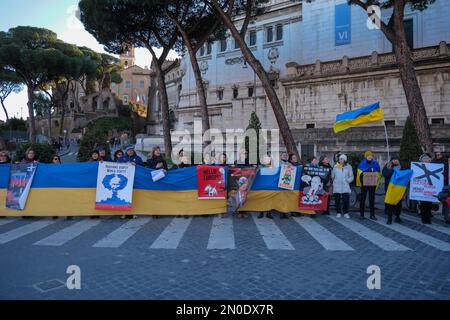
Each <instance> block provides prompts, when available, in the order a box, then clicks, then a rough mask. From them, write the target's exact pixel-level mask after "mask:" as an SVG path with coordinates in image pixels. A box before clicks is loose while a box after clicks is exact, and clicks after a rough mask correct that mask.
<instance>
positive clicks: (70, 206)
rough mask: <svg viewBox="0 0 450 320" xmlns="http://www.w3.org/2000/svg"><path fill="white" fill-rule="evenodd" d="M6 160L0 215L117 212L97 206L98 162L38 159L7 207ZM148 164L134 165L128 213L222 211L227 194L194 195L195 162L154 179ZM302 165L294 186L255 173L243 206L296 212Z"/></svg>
mask: <svg viewBox="0 0 450 320" xmlns="http://www.w3.org/2000/svg"><path fill="white" fill-rule="evenodd" d="M9 169H10V166H9V165H1V166H0V216H89V215H118V214H119V215H121V214H123V213H122V212H118V211H107V210H95V191H96V185H97V171H98V163H97V162H85V163H74V164H61V165H52V164H39V165H38V168H37V170H36V174H35V177H34V180H33V184H32V186H31V190H30V194H29V196H28V200H27V204H26V206H25V210H23V211H16V210H11V209H6V207H5V202H6V190H7V185H8V177H9ZM151 171H152V170H150V169H147V168H144V167H139V166H138V167H136V173H135V179H134V189H133V207H132V211H131V212H129V211H128V212H127V214H144V215H145V214H147V215H179V214H183V215H202V214H218V213H225V212H226V200H198V199H197V197H198V193H197V168H196V167H190V168H184V169H177V170H173V171H169V172H168V173H167V175H166V177H165V178H164V179H162V180H159V181H157V182H153V180H152V176H151ZM300 177H301V167H298V168H297V175H296V181H295V188H294V191H290V190H283V189H280V188H278V174H276V175H273V176H262V175H261V174H260V173H258V174H257V176H256V179H255V182H254V183H253V186H252V189H251V191H250V193H249V198H248V202H247V204H246V205H245V206H244V207H242V208H241V210H247V211H269V210H278V211H280V212H300V211H299V209H298V196H299V195H298V194H299V192H298V190H299V188H300Z"/></svg>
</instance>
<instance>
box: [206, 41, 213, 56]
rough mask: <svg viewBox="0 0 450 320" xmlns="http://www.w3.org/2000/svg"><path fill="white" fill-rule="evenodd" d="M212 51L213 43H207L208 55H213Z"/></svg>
mask: <svg viewBox="0 0 450 320" xmlns="http://www.w3.org/2000/svg"><path fill="white" fill-rule="evenodd" d="M211 50H212V48H211V43H207V44H206V54H211Z"/></svg>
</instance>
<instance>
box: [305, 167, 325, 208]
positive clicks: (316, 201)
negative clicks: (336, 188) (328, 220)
mask: <svg viewBox="0 0 450 320" xmlns="http://www.w3.org/2000/svg"><path fill="white" fill-rule="evenodd" d="M330 174H331V169H330V168H325V167H318V166H310V165H306V166H305V167H304V168H303V171H302V177H301V188H300V192H299V205H298V207H299V209H301V210H314V211H325V210H326V209H327V202H328V197H329V194H328V192H326V191H325V189H324V185H325V183H326V182H327V181H328V180H329V178H330Z"/></svg>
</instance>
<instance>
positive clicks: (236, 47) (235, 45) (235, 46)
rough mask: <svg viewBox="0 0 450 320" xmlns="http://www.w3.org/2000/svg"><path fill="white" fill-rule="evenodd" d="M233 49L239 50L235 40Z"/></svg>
mask: <svg viewBox="0 0 450 320" xmlns="http://www.w3.org/2000/svg"><path fill="white" fill-rule="evenodd" d="M234 48H235V49H239V43H238V42H237V41H236V40H234Z"/></svg>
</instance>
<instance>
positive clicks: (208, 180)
mask: <svg viewBox="0 0 450 320" xmlns="http://www.w3.org/2000/svg"><path fill="white" fill-rule="evenodd" d="M197 184H198V187H197V190H198V198H199V199H225V197H226V190H225V169H224V168H223V167H220V166H197Z"/></svg>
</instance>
